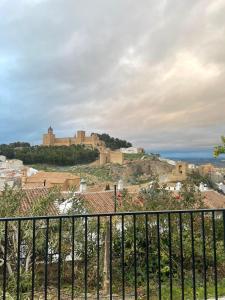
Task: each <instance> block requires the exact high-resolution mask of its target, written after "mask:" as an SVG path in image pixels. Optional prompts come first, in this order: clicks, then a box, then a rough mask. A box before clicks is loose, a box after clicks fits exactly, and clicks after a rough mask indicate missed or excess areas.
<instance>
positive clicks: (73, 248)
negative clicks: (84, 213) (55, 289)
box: [71, 217, 75, 300]
mask: <svg viewBox="0 0 225 300" xmlns="http://www.w3.org/2000/svg"><path fill="white" fill-rule="evenodd" d="M74 223H75V222H74V217H72V287H71V288H72V295H71V297H72V300H73V299H74V280H75V273H74V267H75V263H74V251H75V241H74V235H75V230H74V225H75V224H74Z"/></svg>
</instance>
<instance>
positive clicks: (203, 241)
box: [201, 212, 207, 299]
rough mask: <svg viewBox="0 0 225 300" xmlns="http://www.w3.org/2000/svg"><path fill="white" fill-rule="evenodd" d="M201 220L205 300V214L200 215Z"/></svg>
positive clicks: (205, 292) (205, 294)
mask: <svg viewBox="0 0 225 300" xmlns="http://www.w3.org/2000/svg"><path fill="white" fill-rule="evenodd" d="M201 219H202V256H203V282H204V283H203V284H204V298H205V299H207V278H206V251H205V214H204V212H202V213H201Z"/></svg>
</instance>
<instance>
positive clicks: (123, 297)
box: [121, 215, 125, 300]
mask: <svg viewBox="0 0 225 300" xmlns="http://www.w3.org/2000/svg"><path fill="white" fill-rule="evenodd" d="M121 225H122V245H121V247H122V258H121V264H122V299H123V300H125V270H124V263H125V259H124V215H122V224H121Z"/></svg>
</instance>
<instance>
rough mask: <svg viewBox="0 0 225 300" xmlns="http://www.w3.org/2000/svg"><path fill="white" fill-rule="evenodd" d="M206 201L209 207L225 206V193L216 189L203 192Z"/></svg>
mask: <svg viewBox="0 0 225 300" xmlns="http://www.w3.org/2000/svg"><path fill="white" fill-rule="evenodd" d="M202 195H203V196H204V203H205V204H206V205H207V206H208V207H209V208H225V195H223V194H220V193H218V192H216V191H207V192H203V193H202Z"/></svg>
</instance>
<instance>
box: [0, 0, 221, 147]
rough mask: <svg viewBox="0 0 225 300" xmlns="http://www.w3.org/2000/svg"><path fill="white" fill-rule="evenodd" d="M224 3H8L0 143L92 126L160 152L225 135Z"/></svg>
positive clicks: (2, 15) (1, 34)
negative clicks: (45, 132) (45, 131)
mask: <svg viewBox="0 0 225 300" xmlns="http://www.w3.org/2000/svg"><path fill="white" fill-rule="evenodd" d="M224 13H225V5H224V1H223V0H215V1H210V0H204V1H203V0H198V1H190V0H185V1H179V0H174V1H172V0H171V1H164V0H160V1H156V0H151V1H147V0H143V1H141V2H140V1H134V0H124V1H119V0H114V1H111V0H110V1H103V0H97V1H80V0H76V1H74V0H67V1H63V0H54V1H53V0H35V1H34V0H33V1H32V0H30V1H27V0H20V1H11V2H9V1H2V0H0V28H1V30H0V105H1V110H0V142H8V141H13V140H17V139H20V140H30V141H33V142H40V138H41V135H42V133H43V131H44V130H46V128H47V126H48V125H49V124H51V125H52V126H54V127H55V128H56V129H57V133H58V134H59V135H71V134H73V133H74V132H75V130H77V129H79V128H83V129H86V130H89V131H94V130H96V131H100V132H109V133H110V134H112V135H114V136H120V137H122V138H127V139H130V140H132V141H133V143H134V144H137V145H140V146H145V147H146V148H151V149H160V148H164V149H171V148H173V147H174V146H177V147H179V148H202V147H203V148H204V147H211V146H212V145H214V144H215V143H217V140H218V139H219V136H220V135H221V134H222V133H224V131H225V123H224V113H223V112H224V110H225V99H224V97H225V86H224V82H225V54H224V53H225V40H224V34H225V20H224V18H223V16H224Z"/></svg>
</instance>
